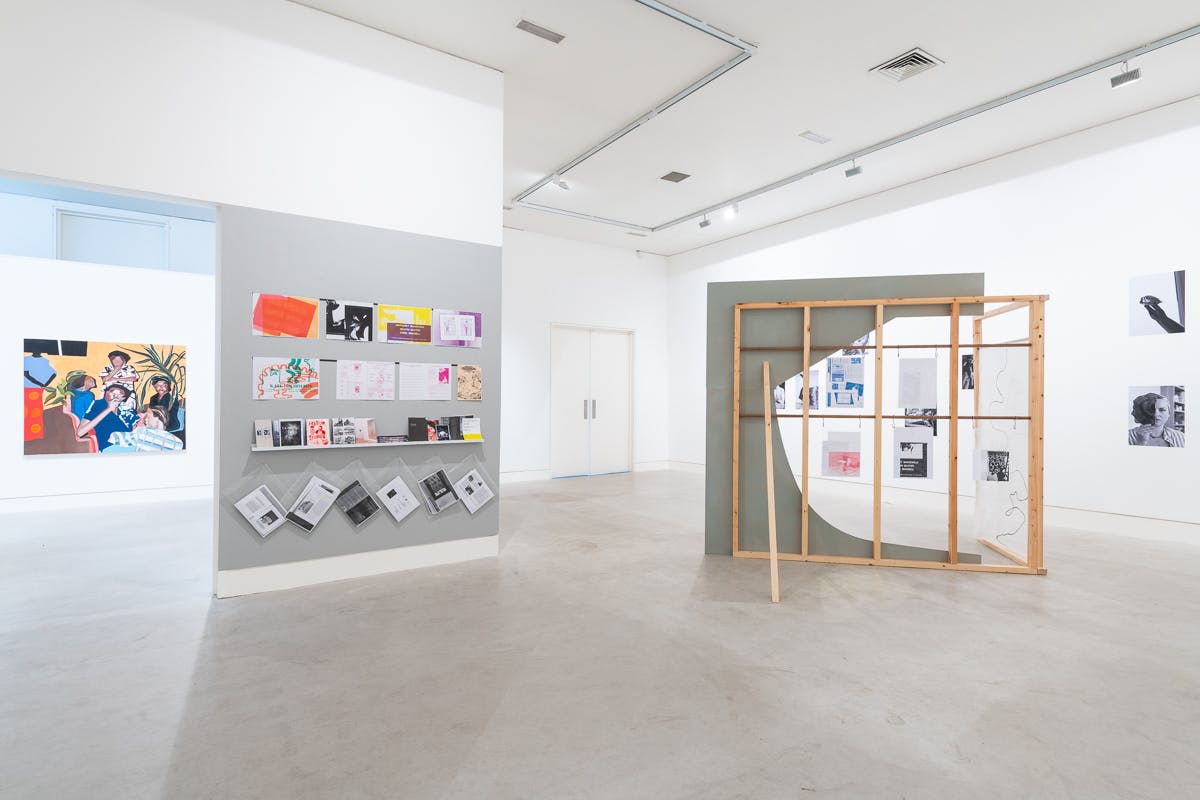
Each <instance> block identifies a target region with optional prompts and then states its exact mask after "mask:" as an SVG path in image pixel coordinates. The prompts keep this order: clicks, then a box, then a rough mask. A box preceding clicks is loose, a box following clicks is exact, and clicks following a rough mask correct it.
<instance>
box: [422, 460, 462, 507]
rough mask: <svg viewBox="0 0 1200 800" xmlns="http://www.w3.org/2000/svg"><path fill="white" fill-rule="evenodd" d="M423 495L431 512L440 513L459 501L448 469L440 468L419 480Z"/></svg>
mask: <svg viewBox="0 0 1200 800" xmlns="http://www.w3.org/2000/svg"><path fill="white" fill-rule="evenodd" d="M417 486H418V487H419V488H420V490H421V497H422V498H424V500H425V508H426V509H428V511H429V513H430V514H440V513H442V512H443V511H445V510H446V509H447V508H449V507H450V506H452V505H454V504H455V503H457V502H458V497H456V496H455V494H454V489H452V488H451V487H450V479H449V478H448V477H446V471H445V470H442V469H439V470H438V471H437V472H434V473H432V474H430V475H426V476H425V477H424V478H421V480H419V481H417Z"/></svg>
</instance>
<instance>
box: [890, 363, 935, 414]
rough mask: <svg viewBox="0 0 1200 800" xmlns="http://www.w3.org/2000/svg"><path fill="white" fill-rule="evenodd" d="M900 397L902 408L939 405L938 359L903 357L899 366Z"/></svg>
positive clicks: (898, 386)
mask: <svg viewBox="0 0 1200 800" xmlns="http://www.w3.org/2000/svg"><path fill="white" fill-rule="evenodd" d="M897 373H898V375H899V381H898V383H897V388H898V389H899V399H898V400H897V401H896V405H898V406H900V407H902V408H912V407H920V408H929V407H931V406H936V405H937V359H936V358H902V359H900V363H899V367H898V368H897Z"/></svg>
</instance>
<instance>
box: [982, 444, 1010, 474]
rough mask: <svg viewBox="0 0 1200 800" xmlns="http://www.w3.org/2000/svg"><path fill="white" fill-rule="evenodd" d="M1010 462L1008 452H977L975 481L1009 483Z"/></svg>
mask: <svg viewBox="0 0 1200 800" xmlns="http://www.w3.org/2000/svg"><path fill="white" fill-rule="evenodd" d="M1008 462H1009V451H1008V450H976V451H975V480H977V481H993V482H995V481H1001V482H1003V481H1007V480H1008Z"/></svg>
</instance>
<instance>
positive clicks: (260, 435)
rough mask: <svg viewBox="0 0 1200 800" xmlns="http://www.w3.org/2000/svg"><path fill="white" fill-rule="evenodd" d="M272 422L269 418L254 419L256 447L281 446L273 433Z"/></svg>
mask: <svg viewBox="0 0 1200 800" xmlns="http://www.w3.org/2000/svg"><path fill="white" fill-rule="evenodd" d="M272 429H273V426H272V423H271V420H269V419H256V420H254V446H255V447H279V442H277V441H275V437H274V436H273V435H272Z"/></svg>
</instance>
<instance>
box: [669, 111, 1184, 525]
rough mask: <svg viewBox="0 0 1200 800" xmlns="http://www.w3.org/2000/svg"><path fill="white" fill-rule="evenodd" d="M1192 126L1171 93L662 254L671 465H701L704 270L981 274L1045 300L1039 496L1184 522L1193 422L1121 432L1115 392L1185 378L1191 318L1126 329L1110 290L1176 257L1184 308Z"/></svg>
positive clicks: (994, 289) (724, 273) (992, 284)
mask: <svg viewBox="0 0 1200 800" xmlns="http://www.w3.org/2000/svg"><path fill="white" fill-rule="evenodd" d="M1198 124H1200V102H1198V101H1196V100H1191V101H1185V102H1183V103H1178V104H1174V105H1173V106H1171V107H1168V108H1165V109H1160V110H1158V111H1154V112H1149V113H1148V114H1144V115H1140V117H1139V118H1129V119H1126V120H1122V121H1120V122H1117V123H1113V124H1112V125H1109V126H1104V127H1103V128H1100V129H1093V130H1091V131H1087V132H1083V133H1081V134H1076V135H1075V136H1073V137H1067V138H1066V139H1062V140H1058V141H1055V142H1051V143H1048V144H1045V145H1041V146H1039V147H1035V148H1030V149H1029V150H1026V151H1022V152H1019V153H1016V154H1012V155H1009V156H1005V157H1003V158H999V159H994V160H993V161H990V162H986V163H984V164H981V165H978V166H975V167H971V168H968V169H965V170H960V171H958V172H956V173H952V174H949V175H946V176H939V177H937V178H933V179H930V180H929V181H923V182H921V183H920V184H916V185H913V186H909V187H904V188H901V189H897V190H894V191H893V192H887V193H883V194H882V195H876V196H874V197H871V198H867V199H865V200H862V201H859V202H858V203H856V204H849V205H848V206H846V207H842V208H838V209H834V210H831V211H829V212H825V213H824V214H818V215H813V216H812V217H809V218H804V219H801V220H795V221H793V222H791V223H786V224H784V225H781V226H775V228H773V229H769V230H765V231H762V232H759V233H756V234H750V235H747V236H744V237H740V238H739V239H736V240H731V241H728V242H724V243H720V244H718V245H714V246H711V247H709V248H704V249H701V250H697V251H693V252H691V253H688V254H683V255H680V256H676V257H673V258H672V259H670V264H669V266H670V280H669V289H668V294H669V299H668V307H669V309H670V320H669V322H670V324H669V343H670V359H669V370H670V371H669V375H670V392H671V394H670V407H671V419H670V423H671V433H670V453H671V459H672V460H673V461H680V462H689V463H702V462H703V461H704V430H705V421H704V404H703V403H702V402H700V401H699V400H698V398H702V397H703V396H704V389H705V374H704V368H705V342H704V340H703V338H701V337H700V336H697V335H696V332H697V331H702V330H704V325H705V302H706V285H707V283H708V282H710V281H728V280H758V279H761V280H768V279H780V278H808V277H812V278H819V277H827V276H869V275H884V274H886V275H904V274H924V273H939V272H946V273H950V272H975V271H982V272H984V273H985V275H986V287H987V292H988V294H992V295H1003V294H1041V293H1045V294H1049V295H1050V301H1049V303H1048V305H1047V311H1046V314H1047V317H1046V438H1045V443H1046V482H1045V486H1046V495H1045V499H1046V502H1047V503H1048V504H1049V505H1054V506H1063V507H1068V508H1078V509H1088V510H1096V511H1107V512H1112V513H1118V514H1128V515H1134V516H1144V517H1152V518H1158V519H1167V520H1176V521H1185V522H1192V523H1196V522H1200V503H1197V502H1196V500H1195V487H1194V484H1195V476H1196V475H1197V474H1200V433H1198V432H1197V429H1196V423H1195V422H1192V424H1191V425H1190V426H1189V435H1190V436H1191V437H1192V440H1191V442H1190V443H1189V446H1188V447H1186V448H1184V449H1181V450H1174V449H1159V448H1146V447H1131V446H1129V445H1128V444H1127V440H1126V431H1127V429H1128V427H1129V426H1128V425H1127V418H1128V412H1129V410H1128V407H1127V401H1128V394H1127V389H1128V387H1129V386H1134V385H1158V384H1181V385H1185V386H1186V387H1187V388H1189V389H1191V388H1192V387H1197V388H1200V321H1194V320H1193V321H1190V324H1189V330H1188V332H1187V333H1185V334H1181V335H1171V336H1167V335H1160V336H1140V337H1130V336H1129V322H1128V319H1129V318H1128V300H1127V294H1128V290H1129V279H1130V278H1131V277H1133V276H1137V275H1145V274H1151V273H1160V272H1168V271H1172V270H1178V269H1186V270H1188V273H1189V274H1188V284H1189V286H1188V295H1189V305H1191V307H1192V308H1193V309H1195V308H1197V307H1198V306H1197V305H1196V303H1197V300H1198V299H1200V296H1198V295H1197V291H1196V285H1197V282H1200V224H1197V220H1198V219H1200V194H1197V190H1196V187H1197V186H1200V127H1196V126H1197V125H1198ZM1147 137H1149V138H1147ZM1114 144H1115V145H1117V146H1116V149H1111V150H1110V149H1107V148H1109V147H1112V146H1114ZM877 157H878V158H886V157H887V156H886V153H884V154H881V155H880V156H877ZM973 186H974V187H978V188H973ZM905 206H908V207H905ZM1193 391H1194V390H1193ZM1189 411H1190V413H1189V415H1188V416H1189V417H1190V418H1200V416H1197V415H1200V410H1193V409H1189ZM943 446H944V445H943Z"/></svg>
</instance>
